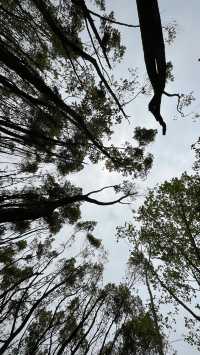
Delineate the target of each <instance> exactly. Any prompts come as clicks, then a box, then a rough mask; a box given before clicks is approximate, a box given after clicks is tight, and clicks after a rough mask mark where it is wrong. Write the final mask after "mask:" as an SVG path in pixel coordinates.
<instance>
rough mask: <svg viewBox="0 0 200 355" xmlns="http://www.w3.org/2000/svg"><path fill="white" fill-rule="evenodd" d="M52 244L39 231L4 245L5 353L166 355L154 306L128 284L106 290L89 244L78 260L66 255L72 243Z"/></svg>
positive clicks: (0, 309) (0, 273)
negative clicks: (135, 294)
mask: <svg viewBox="0 0 200 355" xmlns="http://www.w3.org/2000/svg"><path fill="white" fill-rule="evenodd" d="M81 229H82V230H83V231H84V230H85V232H86V231H88V230H90V231H91V229H92V224H91V222H85V224H82V225H81V224H79V225H78V226H77V230H79V232H80V230H81ZM41 232H42V233H43V234H42V240H41ZM52 243H53V239H52V238H51V237H50V236H49V235H48V233H47V236H46V238H44V231H41V230H35V231H32V232H28V233H25V234H24V235H15V237H14V236H13V235H12V237H11V238H8V237H7V239H5V240H4V246H5V247H4V249H2V250H1V255H0V257H1V264H0V265H1V269H0V331H1V344H0V354H4V353H8V352H9V354H13V355H14V354H19V353H20V354H35V355H36V354H38V355H39V354H65V353H67V354H85V355H86V354H92V353H95V354H99V355H100V354H101V355H103V354H104V355H105V354H130V353H131V354H141V355H142V354H160V350H159V349H160V336H159V337H158V333H157V329H156V327H155V324H154V319H153V317H152V312H151V309H149V308H148V307H144V306H143V304H142V301H141V299H140V298H139V297H138V296H137V297H134V296H133V295H132V294H131V291H130V288H129V286H128V283H126V284H120V285H119V286H116V285H114V284H107V285H105V286H104V287H103V286H102V275H103V264H102V262H99V263H96V262H94V261H93V259H94V258H93V257H92V254H91V252H90V247H88V246H87V247H86V248H87V252H86V250H83V251H82V253H81V255H82V256H81V255H79V258H78V259H77V260H76V259H75V258H67V256H66V248H67V249H68V251H69V244H70V240H68V243H67V242H66V244H65V246H63V247H60V250H59V249H58V247H57V248H56V250H55V249H54V247H53V244H52ZM93 246H94V243H93ZM96 247H97V244H96ZM86 255H87V256H86ZM78 260H79V261H78ZM81 260H82V261H81ZM162 341H163V344H164V343H165V342H164V338H162ZM163 346H164V345H163Z"/></svg>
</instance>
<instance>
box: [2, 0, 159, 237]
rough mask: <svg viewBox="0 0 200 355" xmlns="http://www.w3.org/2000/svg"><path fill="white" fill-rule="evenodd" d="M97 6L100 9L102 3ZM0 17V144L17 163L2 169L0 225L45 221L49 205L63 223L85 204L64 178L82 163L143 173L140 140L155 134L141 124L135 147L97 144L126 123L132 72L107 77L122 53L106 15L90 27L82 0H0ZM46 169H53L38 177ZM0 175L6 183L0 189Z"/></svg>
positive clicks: (145, 163) (146, 164) (145, 162)
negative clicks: (106, 35) (127, 75)
mask: <svg viewBox="0 0 200 355" xmlns="http://www.w3.org/2000/svg"><path fill="white" fill-rule="evenodd" d="M95 4H96V6H97V7H99V8H100V9H101V10H104V9H105V7H104V2H103V1H102V2H99V1H95ZM0 19H1V21H0V23H1V25H0V29H1V37H0V66H1V74H0V87H1V93H2V95H1V119H0V148H1V154H2V155H4V156H5V157H6V160H7V159H8V157H10V158H12V157H13V156H14V157H15V158H16V159H15V164H16V163H17V166H16V165H15V168H16V167H17V169H15V171H13V166H12V165H9V166H8V167H5V168H4V169H2V172H1V173H2V176H1V181H2V182H3V184H2V186H1V201H2V203H1V207H0V209H1V211H0V212H1V220H0V222H1V223H4V224H5V223H7V222H13V223H15V224H16V222H18V224H19V222H20V224H21V226H22V224H24V225H25V223H27V221H28V220H35V219H38V218H41V217H43V218H45V219H46V220H47V219H48V221H50V220H51V223H49V224H51V225H53V224H54V222H55V218H54V217H55V213H54V210H55V209H57V208H59V212H61V210H62V212H61V213H60V220H62V222H64V221H65V220H67V218H68V217H67V216H66V214H67V215H68V216H69V213H68V212H66V211H69V210H71V211H72V209H73V211H75V210H76V212H77V218H78V214H79V212H78V210H79V204H80V202H81V201H85V200H87V202H92V201H91V199H90V201H89V194H86V195H83V194H82V191H81V190H80V189H79V187H72V185H71V184H70V182H66V181H65V178H64V177H65V176H66V175H68V174H70V173H72V172H73V173H75V172H78V171H80V170H82V169H84V168H85V167H87V164H88V163H92V164H93V163H94V164H96V163H98V162H100V161H104V162H105V166H106V168H107V169H108V170H109V171H116V172H119V173H121V174H123V175H124V176H128V175H131V176H134V177H137V176H138V177H139V176H142V177H143V176H146V174H147V173H148V171H149V169H150V168H151V165H152V161H153V157H152V155H151V154H146V155H145V148H146V144H145V141H146V142H151V141H153V140H154V137H155V134H156V131H155V130H145V129H143V130H142V132H141V134H140V135H142V143H140V141H141V137H140V140H138V139H137V137H138V132H139V131H140V129H139V128H136V131H135V134H134V136H133V138H134V139H135V143H136V142H138V143H136V144H135V143H133V144H132V143H130V142H125V143H124V146H122V147H116V146H114V145H113V144H112V143H111V144H110V145H108V146H106V145H105V144H104V141H105V139H107V140H108V139H110V138H111V136H112V133H113V126H114V125H115V124H120V123H121V122H122V120H124V119H128V117H127V116H126V114H125V111H124V106H125V103H126V102H127V98H128V96H129V95H132V94H133V93H134V91H135V89H136V87H137V77H136V74H135V72H134V71H132V78H130V80H127V79H121V80H119V82H117V81H116V80H114V77H111V78H110V77H109V76H108V75H107V74H106V73H107V66H108V67H109V68H111V67H112V65H113V64H114V63H115V62H116V61H120V60H121V59H122V57H123V53H124V50H125V48H124V47H123V46H122V44H121V41H120V32H119V31H118V30H117V29H116V28H114V27H113V26H112V24H111V23H109V26H107V25H106V24H107V22H106V24H105V19H104V20H102V21H101V23H100V25H99V28H97V27H96V24H95V22H94V21H93V19H92V13H91V12H90V10H89V9H88V8H87V6H86V4H85V2H84V1H75V0H74V1H69V0H65V1H56V2H52V1H50V0H48V1H44V0H42V1H37V0H32V1H28V0H24V1H18V0H13V1H9V2H7V1H2V2H1V6H0ZM105 30H106V31H108V33H109V38H108V41H107V44H106V48H105V43H104V44H102V42H103V39H102V40H101V38H102V37H103V33H104V32H105ZM11 162H12V160H11ZM49 167H50V168H49ZM8 170H11V171H8ZM46 170H48V171H51V174H50V173H49V172H48V177H47V178H45V179H43V177H44V174H46V173H44V171H46ZM52 170H53V171H54V172H53V173H52ZM50 175H51V177H50ZM41 176H42V179H40V177H41ZM6 178H10V180H11V184H10V186H9V187H8V186H6V188H5V185H6V184H4V183H5V182H6ZM47 180H48V183H47ZM50 180H51V181H54V183H52V182H51V183H49V181H50ZM25 181H26V186H25V184H24V183H25ZM27 184H28V185H29V186H27ZM47 185H48V188H47ZM50 185H51V188H52V191H51V192H50ZM69 186H70V188H68V187H69ZM56 189H57V192H58V190H59V195H61V194H62V195H63V193H64V196H66V197H65V198H63V197H64V196H62V201H61V200H60V201H59V202H58V199H57V200H56V201H55V198H54V199H53V200H52V198H51V196H52V194H55V190H56ZM47 190H48V191H47ZM64 190H65V191H64ZM118 190H119V189H118ZM77 191H78V192H77ZM75 192H77V193H75ZM91 193H93V192H92V191H91V192H90V194H91ZM50 195H51V196H50ZM124 196H126V194H124ZM64 199H65V202H64ZM114 201H115V200H114ZM114 201H112V203H113V202H114ZM116 202H119V199H116ZM92 203H94V200H93V202H92ZM97 203H99V204H103V203H101V201H97ZM70 205H71V207H70V208H69V206H70ZM64 209H65V212H63V211H64ZM74 213H75V212H74ZM58 225H59V223H58V224H57V226H58ZM60 225H61V223H60ZM58 229H59V228H55V230H56V231H58Z"/></svg>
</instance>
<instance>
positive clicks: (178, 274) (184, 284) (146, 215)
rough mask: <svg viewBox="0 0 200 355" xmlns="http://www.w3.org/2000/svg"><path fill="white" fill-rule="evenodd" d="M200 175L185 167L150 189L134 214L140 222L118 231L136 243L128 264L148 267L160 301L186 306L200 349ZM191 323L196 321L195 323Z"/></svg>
mask: <svg viewBox="0 0 200 355" xmlns="http://www.w3.org/2000/svg"><path fill="white" fill-rule="evenodd" d="M199 189H200V178H199V176H198V175H191V176H190V175H188V174H187V173H183V174H182V176H181V177H180V178H173V179H172V180H171V181H169V182H168V181H166V182H164V183H163V184H161V185H160V186H157V187H156V188H154V189H151V190H149V192H148V195H147V196H146V198H145V201H144V204H143V205H142V206H141V207H140V208H139V210H138V214H137V215H135V217H134V220H135V222H137V223H139V228H136V227H134V226H133V225H131V224H127V225H126V226H125V227H124V228H123V227H121V228H118V236H119V237H123V238H128V239H129V241H130V242H131V244H132V248H133V250H132V253H131V257H130V265H132V266H134V267H136V268H137V270H138V269H140V272H141V276H142V278H143V280H144V279H145V274H146V272H148V277H149V279H150V282H151V285H152V286H153V288H154V289H155V291H156V295H157V297H158V298H159V294H160V292H161V298H160V300H159V303H169V304H172V305H174V307H175V308H174V310H175V311H177V310H178V308H177V307H182V308H183V310H184V311H185V312H186V317H185V326H186V328H188V336H187V340H188V341H189V342H190V343H191V344H193V345H196V346H197V348H198V349H199V346H200V344H199V321H200V314H199V302H198V298H199V282H200V278H199V276H200V275H199V272H200V271H199V261H200V238H199V235H200V222H199V221H200V209H199V206H200V199H199V196H200V190H199ZM191 324H192V327H191Z"/></svg>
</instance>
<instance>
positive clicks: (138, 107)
mask: <svg viewBox="0 0 200 355" xmlns="http://www.w3.org/2000/svg"><path fill="white" fill-rule="evenodd" d="M89 3H90V2H89V1H88V6H89ZM106 4H107V10H114V12H115V17H116V19H118V20H119V21H123V22H127V23H131V24H138V18H137V12H136V1H135V0H123V1H121V0H106ZM159 7H160V14H161V19H162V23H163V24H167V23H169V22H172V21H174V20H175V21H176V23H177V38H176V40H175V42H174V44H173V45H171V46H170V47H169V46H167V47H166V57H167V61H172V63H173V65H174V76H175V80H174V82H173V83H170V85H167V87H166V91H168V92H170V93H175V92H179V93H189V92H190V91H194V96H195V97H196V100H195V101H194V103H193V104H192V106H191V107H189V108H188V110H186V111H185V112H186V113H189V112H200V100H199V91H200V89H199V82H200V62H198V58H199V57H200V48H199V33H200V28H199V27H200V21H199V14H200V1H199V0H190V1H183V0H173V1H167V0H160V1H159ZM120 30H121V32H122V40H123V42H124V43H125V45H126V47H127V54H126V56H125V60H124V62H123V64H121V65H120V67H118V69H117V70H118V72H117V74H118V75H119V73H120V76H123V75H124V76H126V74H127V67H131V68H136V67H137V68H138V74H139V76H140V78H141V80H142V79H144V78H145V76H146V71H145V66H144V60H143V51H142V44H141V38H140V31H139V29H130V28H124V27H121V28H120ZM149 101H150V98H149V97H146V98H144V99H140V98H138V99H136V100H135V101H134V102H133V103H132V104H130V105H129V107H128V108H127V112H128V114H129V115H130V122H131V123H130V124H128V123H126V124H125V125H124V126H123V128H122V127H120V130H117V132H116V134H115V140H116V141H118V142H119V143H121V142H122V141H123V139H128V138H129V139H130V138H131V136H132V133H133V130H134V127H135V126H138V125H141V126H143V127H148V128H157V129H158V135H157V137H156V141H155V143H153V144H152V145H151V147H149V148H148V149H147V150H148V151H151V152H152V153H153V155H154V165H153V169H152V171H151V173H150V174H149V175H148V177H147V179H146V180H145V181H143V182H140V181H138V182H137V185H138V188H139V192H140V193H141V195H143V194H144V193H145V190H146V189H147V187H152V186H154V185H155V184H157V183H160V182H162V181H164V180H166V179H170V178H171V177H173V176H180V174H181V173H182V172H183V171H185V170H187V171H188V172H191V168H192V163H193V161H194V154H193V153H192V151H191V148H190V146H191V144H192V143H194V142H195V141H196V140H197V138H198V137H199V135H200V129H199V128H200V121H199V120H198V119H197V120H196V122H194V120H193V119H192V116H193V115H190V116H187V117H186V118H181V117H180V116H178V117H176V116H177V112H176V100H175V99H173V98H168V97H163V104H162V113H163V117H164V119H165V121H166V123H167V135H166V136H162V132H161V128H160V126H159V125H158V124H157V122H156V121H155V119H154V117H153V116H152V115H151V114H150V113H149V112H148V102H149ZM73 181H74V182H76V183H77V185H78V186H80V185H81V186H82V187H83V188H84V191H85V192H86V191H91V190H92V189H93V188H94V189H96V188H97V187H102V186H105V185H110V184H113V183H114V184H116V183H119V176H116V174H113V173H108V172H107V171H106V170H105V169H101V168H100V167H88V168H87V169H86V170H85V171H84V172H81V173H80V174H79V175H76V176H74V177H73ZM106 197H107V198H108V196H107V193H105V194H102V195H101V199H103V198H104V199H106ZM140 202H141V198H140V199H139V200H137V201H136V202H135V205H133V206H132V207H130V206H129V207H126V206H120V205H116V206H112V207H107V208H106V207H102V208H101V207H97V206H92V207H91V206H89V205H86V204H84V206H83V208H82V215H83V217H84V218H85V219H89V220H91V219H94V220H97V221H98V227H97V231H96V236H97V237H98V238H101V239H103V243H104V245H105V248H106V249H107V250H108V251H109V259H110V262H109V264H108V265H107V267H106V273H105V282H109V281H114V282H119V281H120V280H121V279H122V277H123V274H124V270H125V264H126V262H127V258H128V246H127V244H126V243H125V242H124V243H122V242H121V243H119V244H117V243H116V239H115V228H116V226H117V225H123V224H124V222H125V221H131V216H132V213H131V208H135V206H137V205H138V204H139V203H140ZM180 319H181V318H180ZM180 319H179V322H178V326H177V334H176V335H175V336H174V337H173V339H178V338H180V337H181V333H182V331H183V328H182V327H181V324H180V323H181V321H182V320H180ZM173 345H174V348H176V349H177V350H178V355H184V354H186V353H187V354H189V355H194V354H198V352H195V351H194V350H193V349H192V348H191V347H190V346H188V345H187V344H186V343H183V342H177V343H175V344H173Z"/></svg>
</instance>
